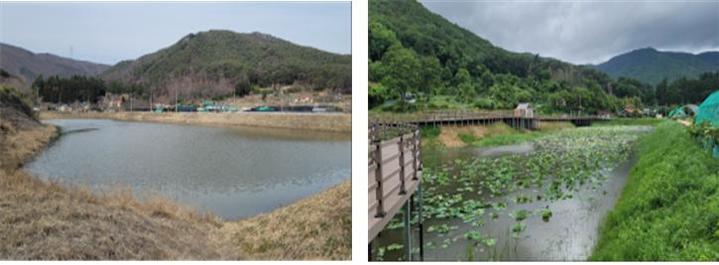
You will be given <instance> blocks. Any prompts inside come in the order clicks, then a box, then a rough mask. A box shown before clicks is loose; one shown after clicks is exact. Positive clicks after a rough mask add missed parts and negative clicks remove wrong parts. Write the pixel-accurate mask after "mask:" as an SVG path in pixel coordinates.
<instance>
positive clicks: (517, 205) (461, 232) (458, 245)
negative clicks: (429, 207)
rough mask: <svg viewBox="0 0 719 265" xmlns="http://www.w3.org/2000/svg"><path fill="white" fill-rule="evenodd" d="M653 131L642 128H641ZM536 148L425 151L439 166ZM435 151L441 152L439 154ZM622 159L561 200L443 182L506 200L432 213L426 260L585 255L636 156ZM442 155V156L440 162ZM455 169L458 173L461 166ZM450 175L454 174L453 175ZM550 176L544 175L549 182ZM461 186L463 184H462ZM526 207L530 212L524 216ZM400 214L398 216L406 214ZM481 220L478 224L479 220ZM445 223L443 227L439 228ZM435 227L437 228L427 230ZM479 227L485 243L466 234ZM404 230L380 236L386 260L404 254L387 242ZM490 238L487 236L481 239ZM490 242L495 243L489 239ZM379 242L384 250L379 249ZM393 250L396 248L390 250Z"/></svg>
mask: <svg viewBox="0 0 719 265" xmlns="http://www.w3.org/2000/svg"><path fill="white" fill-rule="evenodd" d="M644 130H648V129H647V128H640V130H638V131H637V132H642V131H644ZM536 148H537V147H536V146H535V145H534V144H533V143H532V142H528V143H522V144H517V145H508V146H500V147H489V148H476V147H467V148H460V149H446V150H430V151H427V150H425V151H427V152H425V154H424V155H425V160H430V159H431V161H426V163H429V164H430V165H431V166H432V167H435V168H438V167H440V165H446V164H448V163H449V164H451V161H455V160H458V159H459V160H461V159H467V158H484V157H487V158H495V157H502V156H515V158H516V159H523V158H525V157H528V156H529V155H532V154H533V153H534V152H535V149H536ZM431 152H439V153H440V155H438V154H437V153H431ZM627 157H628V159H625V160H623V161H620V162H619V163H618V164H616V165H615V166H613V167H611V168H602V169H600V170H599V171H600V174H599V175H601V176H602V180H601V181H597V183H594V184H595V185H590V184H587V185H580V186H579V188H578V189H577V190H575V191H574V192H572V193H571V196H566V197H563V198H562V199H559V200H546V199H539V198H542V197H545V196H546V194H545V190H544V189H543V188H538V187H528V188H519V189H516V190H512V191H509V192H505V193H503V194H501V195H499V196H491V195H489V194H487V193H485V194H481V195H477V193H475V192H459V191H458V190H461V187H466V186H464V185H463V183H461V181H456V180H455V181H456V182H453V183H451V184H450V185H448V186H442V187H438V188H437V191H436V192H439V193H444V194H446V195H445V196H452V195H457V194H460V193H461V194H462V195H463V196H462V199H461V200H460V201H463V202H464V203H466V202H468V201H477V202H484V203H489V202H503V203H504V205H502V208H501V209H497V208H495V207H483V209H482V210H481V211H482V212H484V214H478V216H480V217H479V218H478V219H479V220H475V221H472V222H467V221H466V220H463V219H462V218H449V219H446V218H429V219H427V220H425V223H424V228H425V233H424V241H425V247H424V259H425V260H427V261H453V260H515V261H531V260H534V261H547V260H586V258H587V257H588V256H589V255H591V250H592V248H593V246H594V244H595V243H596V240H597V238H598V233H599V226H600V224H601V222H602V221H603V219H604V217H605V216H606V214H607V213H608V212H609V211H610V210H611V209H612V208H613V206H614V203H615V201H616V199H617V197H618V196H619V194H620V193H621V190H622V188H623V187H624V184H625V182H626V178H627V175H628V173H629V171H630V169H631V168H632V166H633V164H634V163H635V162H636V158H635V155H632V154H631V152H630V155H628V156H627ZM437 160H439V161H437ZM452 172H453V173H452V174H454V175H458V173H457V171H456V169H454V170H452ZM452 174H451V175H452ZM550 182H551V179H548V180H544V183H546V184H545V185H543V186H547V184H548V183H550ZM458 188H459V189H458ZM517 198H529V200H528V201H517ZM544 209H547V211H548V212H551V217H549V218H548V219H547V220H544V218H543V215H542V211H543V210H544ZM522 211H524V212H525V213H527V217H526V219H525V218H519V219H521V220H520V221H517V220H518V219H517V215H518V213H519V212H522ZM401 215H402V214H401V213H400V214H399V215H398V216H400V217H401ZM478 223H479V224H481V225H477V224H478ZM518 224H519V225H520V226H521V227H522V228H521V232H519V233H514V232H513V229H514V228H515V226H517V225H518ZM441 227H443V229H444V230H445V231H444V232H440V233H437V232H436V231H437V230H440V229H438V228H441ZM428 230H434V231H435V232H428ZM472 231H478V232H479V233H477V235H480V236H478V237H480V238H482V239H481V240H480V242H483V243H480V242H477V241H473V240H468V238H467V235H468V234H471V233H472ZM413 232H414V233H415V236H414V240H413V241H414V242H413V243H412V245H413V252H414V253H415V254H414V257H417V253H416V252H417V251H418V249H417V246H418V244H419V242H418V241H417V238H418V237H417V236H416V233H417V232H418V228H417V226H416V225H414V231H413ZM403 233H404V232H403V229H401V228H399V229H385V231H383V232H382V233H381V235H380V236H379V237H378V238H377V239H376V241H375V244H374V246H375V249H374V251H373V252H374V253H375V254H376V253H378V252H382V254H384V257H382V258H383V259H385V260H396V259H403V257H402V255H403V251H398V250H397V247H394V248H391V247H388V246H391V245H393V244H394V245H397V244H402V241H403V235H404V234H403ZM482 240H487V241H482ZM487 242H491V243H487ZM380 246H384V249H382V250H380V249H379V248H381V247H380ZM378 247H379V248H378ZM389 249H395V250H393V251H389Z"/></svg>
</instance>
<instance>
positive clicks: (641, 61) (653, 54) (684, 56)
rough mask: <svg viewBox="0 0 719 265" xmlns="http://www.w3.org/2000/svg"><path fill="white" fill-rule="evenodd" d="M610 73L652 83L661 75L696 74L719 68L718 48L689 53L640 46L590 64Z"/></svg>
mask: <svg viewBox="0 0 719 265" xmlns="http://www.w3.org/2000/svg"><path fill="white" fill-rule="evenodd" d="M594 67H596V68H597V69H599V70H601V71H603V72H605V73H607V74H609V75H610V76H612V77H631V78H634V79H637V80H640V81H642V82H646V83H650V84H653V85H656V84H659V82H661V81H662V80H663V79H665V78H666V79H667V80H668V81H672V80H676V79H679V78H681V77H686V78H696V77H698V76H699V75H700V74H702V73H705V72H713V71H719V52H704V53H700V54H696V55H694V54H691V53H685V52H668V51H658V50H656V49H654V48H651V47H650V48H643V49H638V50H633V51H631V52H628V53H624V54H620V55H617V56H615V57H613V58H611V59H609V61H607V62H604V63H601V64H599V65H596V66H594Z"/></svg>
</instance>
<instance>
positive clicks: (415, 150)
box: [412, 130, 419, 180]
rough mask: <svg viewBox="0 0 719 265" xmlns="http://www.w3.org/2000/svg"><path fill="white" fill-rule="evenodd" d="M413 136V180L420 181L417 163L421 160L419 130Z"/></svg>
mask: <svg viewBox="0 0 719 265" xmlns="http://www.w3.org/2000/svg"><path fill="white" fill-rule="evenodd" d="M412 136H413V137H412V172H413V173H412V180H418V174H417V161H418V160H419V158H418V157H417V155H418V153H417V145H418V143H417V142H418V140H419V139H418V138H419V137H418V136H419V130H416V131H414V133H412Z"/></svg>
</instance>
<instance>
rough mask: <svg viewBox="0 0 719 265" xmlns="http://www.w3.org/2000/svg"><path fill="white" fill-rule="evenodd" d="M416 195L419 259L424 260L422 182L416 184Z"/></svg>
mask: <svg viewBox="0 0 719 265" xmlns="http://www.w3.org/2000/svg"><path fill="white" fill-rule="evenodd" d="M418 185H419V186H418V187H417V195H418V196H419V202H418V203H419V206H418V207H417V213H418V214H419V218H418V220H417V221H418V224H419V261H424V220H423V219H422V218H423V217H422V201H423V200H424V198H422V183H419V184H418Z"/></svg>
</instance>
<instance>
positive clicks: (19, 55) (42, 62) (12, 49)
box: [0, 43, 110, 85]
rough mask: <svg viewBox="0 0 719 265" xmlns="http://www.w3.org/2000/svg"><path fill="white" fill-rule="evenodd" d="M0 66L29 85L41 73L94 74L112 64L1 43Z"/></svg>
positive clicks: (49, 74)
mask: <svg viewBox="0 0 719 265" xmlns="http://www.w3.org/2000/svg"><path fill="white" fill-rule="evenodd" d="M0 68H2V69H4V70H5V71H6V72H8V73H9V74H11V75H14V76H21V77H22V78H24V79H25V80H24V83H25V84H27V85H29V84H31V83H32V82H33V81H34V80H35V78H37V77H38V76H40V75H43V76H46V77H47V76H51V75H58V76H60V77H70V76H73V75H88V76H94V75H98V74H100V73H102V72H103V71H105V70H107V69H108V68H110V66H109V65H104V64H97V63H91V62H86V61H78V60H73V59H69V58H63V57H60V56H57V55H53V54H49V53H33V52H31V51H28V50H25V49H23V48H20V47H16V46H12V45H8V44H4V43H0Z"/></svg>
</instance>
